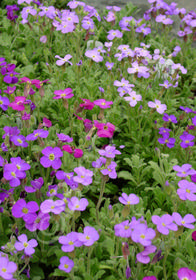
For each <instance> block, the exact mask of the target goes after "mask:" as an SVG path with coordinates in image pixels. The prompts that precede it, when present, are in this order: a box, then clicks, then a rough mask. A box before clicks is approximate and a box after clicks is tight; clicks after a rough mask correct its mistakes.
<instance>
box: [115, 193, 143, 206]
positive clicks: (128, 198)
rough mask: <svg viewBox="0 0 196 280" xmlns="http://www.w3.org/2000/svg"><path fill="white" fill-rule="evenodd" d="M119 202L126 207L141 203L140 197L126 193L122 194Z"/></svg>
mask: <svg viewBox="0 0 196 280" xmlns="http://www.w3.org/2000/svg"><path fill="white" fill-rule="evenodd" d="M119 201H120V202H121V203H122V204H125V205H132V204H138V203H139V197H138V196H137V195H135V194H133V193H131V194H130V195H127V194H126V193H122V197H119Z"/></svg>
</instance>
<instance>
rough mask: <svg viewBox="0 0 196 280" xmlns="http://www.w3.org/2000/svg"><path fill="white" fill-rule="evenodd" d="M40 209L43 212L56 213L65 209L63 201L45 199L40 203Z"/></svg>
mask: <svg viewBox="0 0 196 280" xmlns="http://www.w3.org/2000/svg"><path fill="white" fill-rule="evenodd" d="M40 210H41V212H42V213H44V214H46V213H50V212H52V213H54V214H55V215H57V214H60V213H61V212H63V211H64V210H65V202H64V201H63V200H56V201H53V200H52V199H47V200H45V201H44V202H42V203H41V205H40Z"/></svg>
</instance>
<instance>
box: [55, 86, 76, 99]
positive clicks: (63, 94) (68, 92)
mask: <svg viewBox="0 0 196 280" xmlns="http://www.w3.org/2000/svg"><path fill="white" fill-rule="evenodd" d="M54 94H55V95H56V96H55V97H53V99H60V98H64V99H68V98H71V97H73V96H74V94H73V93H72V89H71V88H66V89H64V90H62V89H60V90H55V92H54Z"/></svg>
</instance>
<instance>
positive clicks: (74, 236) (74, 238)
mask: <svg viewBox="0 0 196 280" xmlns="http://www.w3.org/2000/svg"><path fill="white" fill-rule="evenodd" d="M59 243H60V244H62V245H63V246H62V247H61V250H62V251H63V252H72V251H73V250H74V249H75V247H81V246H82V245H83V242H81V241H79V240H78V233H77V232H74V231H72V232H70V233H68V234H67V235H66V236H60V237H59Z"/></svg>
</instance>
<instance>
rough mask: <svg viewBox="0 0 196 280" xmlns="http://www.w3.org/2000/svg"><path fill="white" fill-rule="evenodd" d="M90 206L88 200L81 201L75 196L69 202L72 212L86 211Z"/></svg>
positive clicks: (82, 199)
mask: <svg viewBox="0 0 196 280" xmlns="http://www.w3.org/2000/svg"><path fill="white" fill-rule="evenodd" d="M87 206H88V200H87V199H86V198H81V199H80V200H79V199H78V198H77V197H76V196H73V197H72V198H70V201H69V202H68V208H69V209H70V210H72V211H84V210H85V209H86V207H87Z"/></svg>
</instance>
